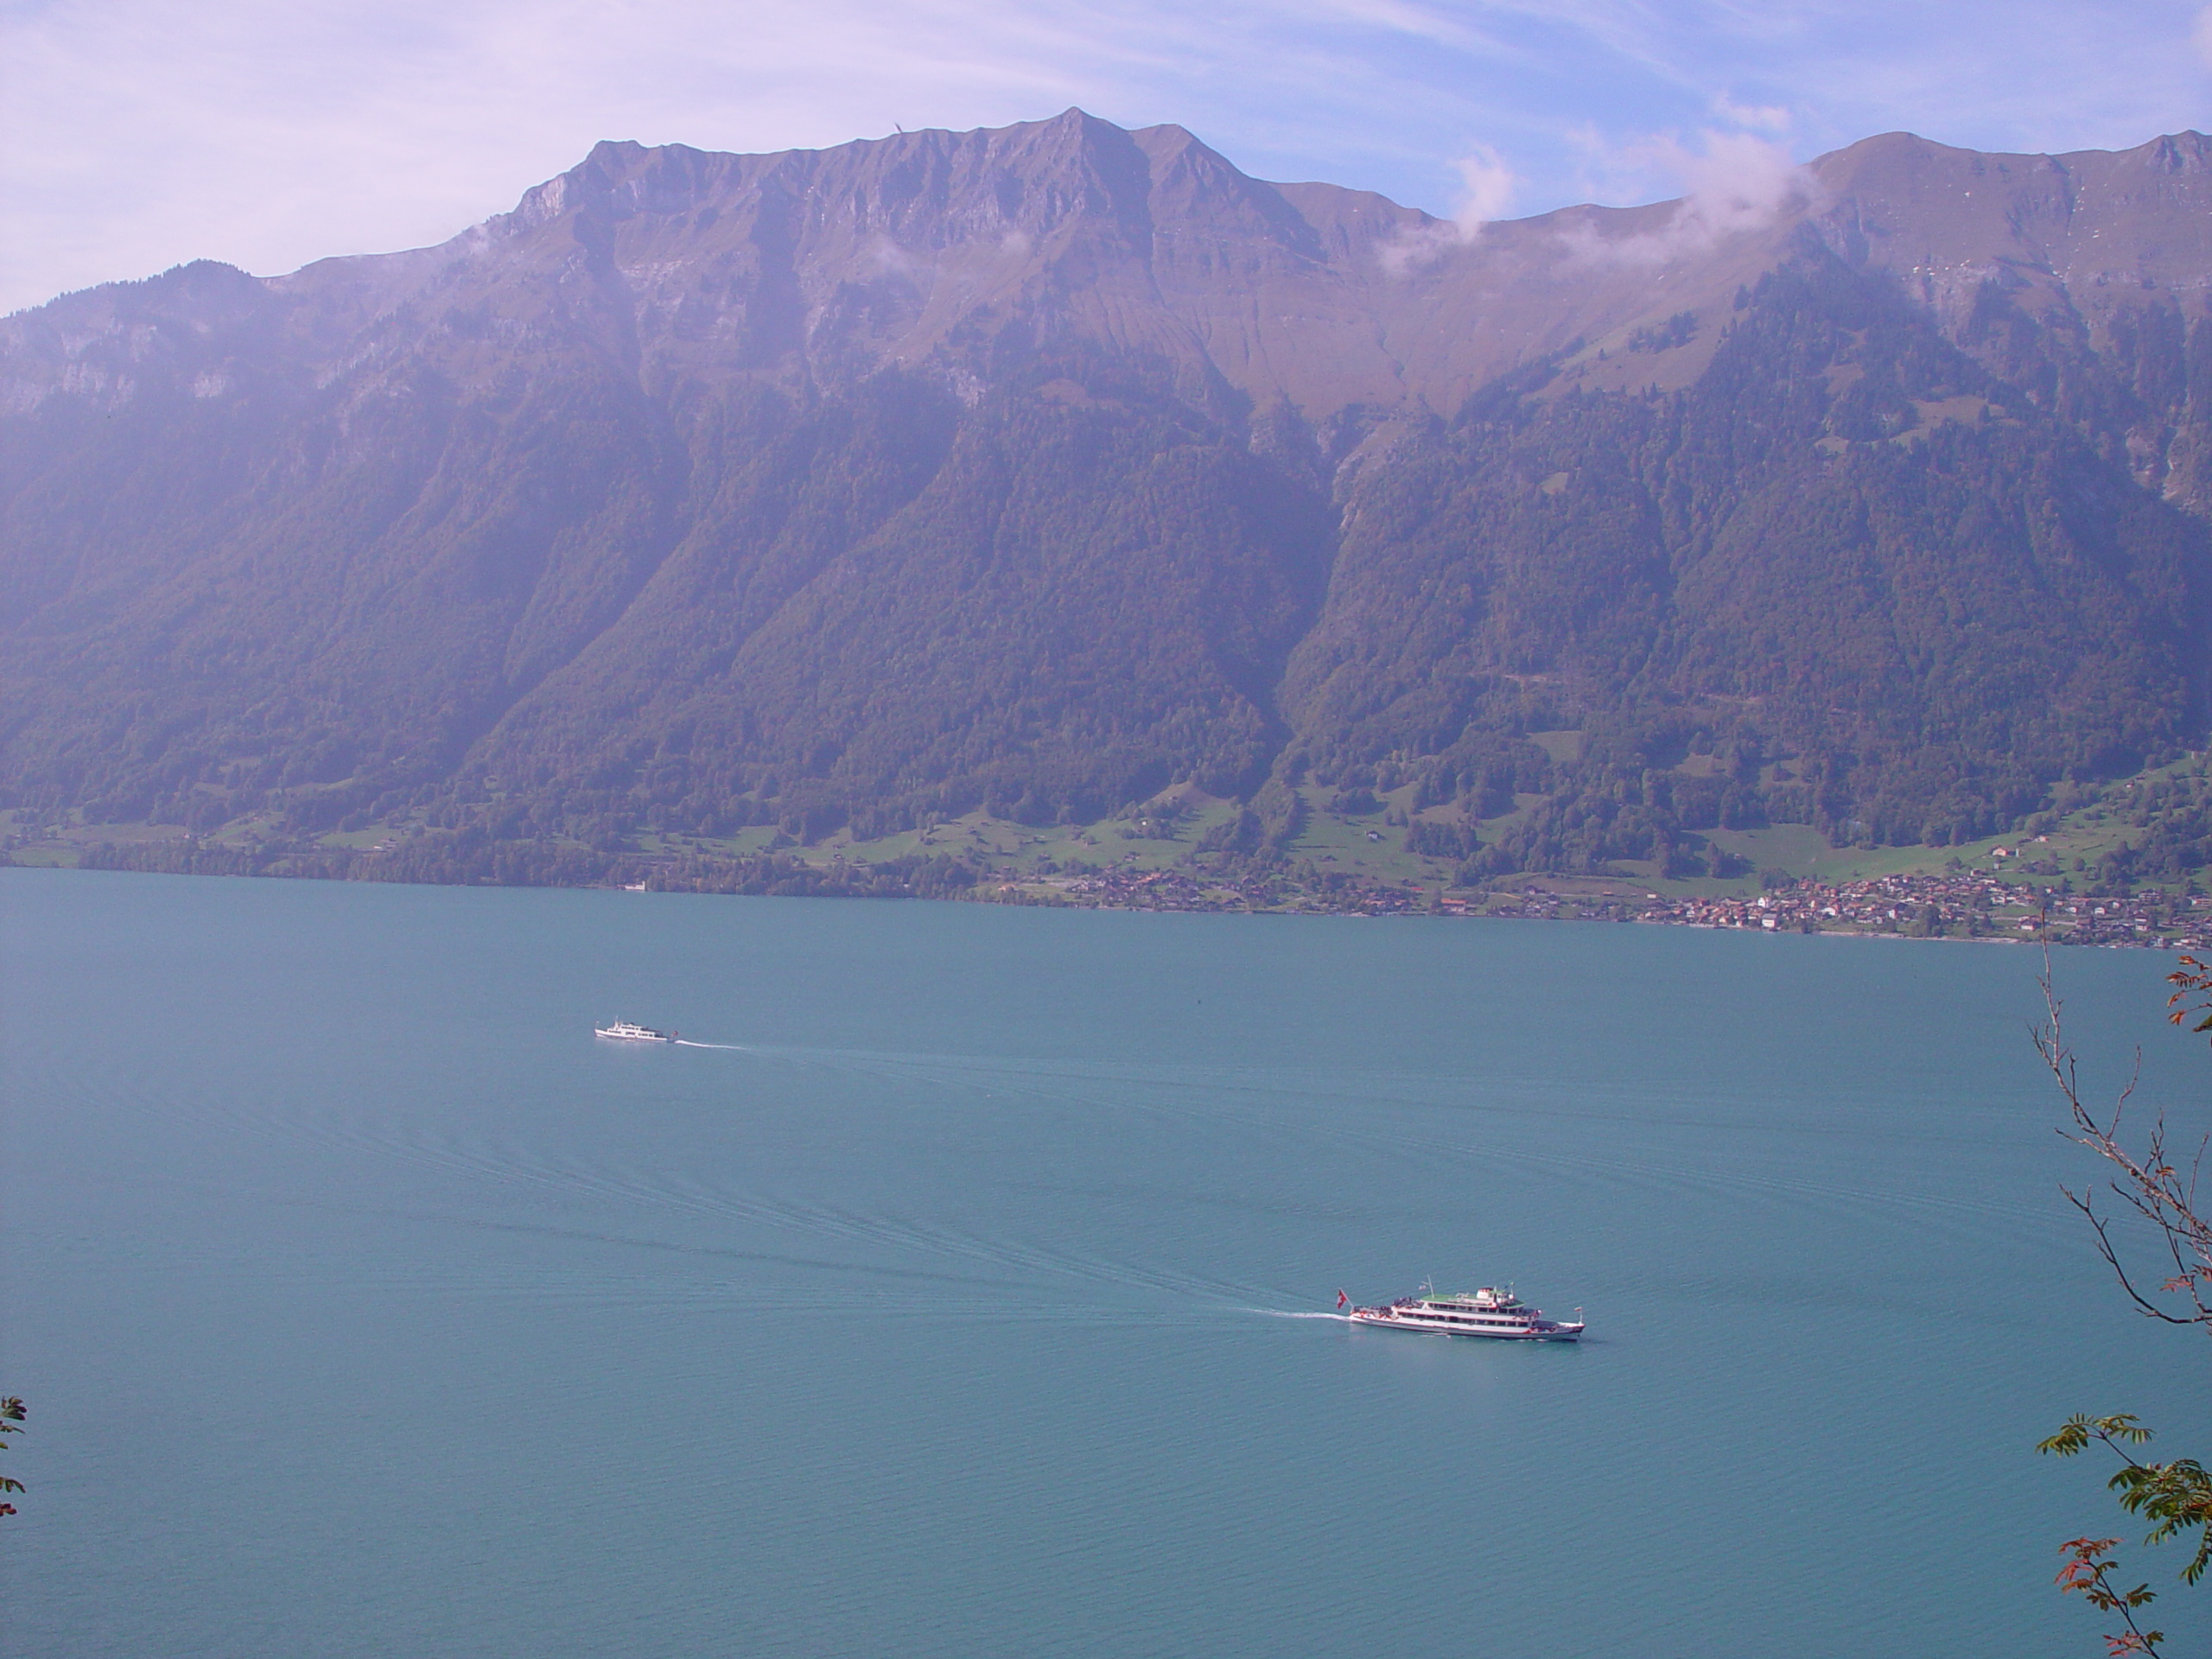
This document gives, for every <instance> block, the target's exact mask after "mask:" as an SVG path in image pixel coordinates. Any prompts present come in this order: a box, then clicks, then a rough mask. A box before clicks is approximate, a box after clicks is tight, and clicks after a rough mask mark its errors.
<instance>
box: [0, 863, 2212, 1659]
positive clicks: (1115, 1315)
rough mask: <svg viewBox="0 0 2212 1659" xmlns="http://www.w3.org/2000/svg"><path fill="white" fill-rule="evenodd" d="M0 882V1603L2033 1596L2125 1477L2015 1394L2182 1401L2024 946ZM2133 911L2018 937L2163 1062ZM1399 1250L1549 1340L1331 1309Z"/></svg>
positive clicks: (279, 1628)
mask: <svg viewBox="0 0 2212 1659" xmlns="http://www.w3.org/2000/svg"><path fill="white" fill-rule="evenodd" d="M0 924H3V925H4V951H5V963H4V974H5V978H4V992H5V996H6V1010H7V1019H6V1024H5V1045H6V1046H5V1051H4V1065H5V1073H4V1083H5V1112H6V1118H5V1122H4V1126H0V1136H3V1138H0V1146H4V1148H5V1161H4V1180H5V1188H4V1198H5V1217H4V1224H5V1234H4V1247H5V1251H6V1272H5V1274H4V1279H0V1314H3V1315H4V1326H0V1331H3V1332H4V1335H0V1344H3V1345H0V1389H4V1390H5V1391H7V1392H12V1393H20V1394H22V1395H25V1396H26V1397H27V1398H28V1400H29V1403H30V1408H31V1417H30V1421H29V1425H28V1428H29V1432H28V1433H25V1434H23V1435H22V1436H19V1437H17V1439H16V1449H14V1450H11V1451H10V1452H9V1453H8V1455H7V1458H6V1459H5V1462H6V1463H7V1464H8V1465H12V1467H11V1468H10V1472H11V1473H13V1474H15V1475H16V1477H18V1478H21V1479H22V1480H24V1481H26V1482H27V1483H28V1484H29V1486H30V1491H29V1493H28V1494H27V1496H26V1497H23V1498H22V1499H19V1500H18V1503H19V1504H20V1506H21V1508H22V1514H21V1515H20V1516H16V1517H15V1518H13V1519H10V1520H7V1521H5V1522H0V1563H3V1564H0V1572H3V1573H4V1575H5V1582H4V1586H0V1593H4V1597H5V1603H6V1607H7V1611H6V1613H5V1618H6V1620H7V1624H8V1625H9V1627H10V1637H9V1646H10V1649H11V1650H12V1651H15V1652H19V1653H22V1654H26V1655H29V1654H37V1655H40V1656H44V1659H94V1656H99V1659H111V1656H117V1655H130V1656H133V1659H156V1656H158V1659H184V1656H201V1655H205V1656H223V1659H260V1656H267V1659H299V1656H316V1659H351V1656H364V1659H365V1656H371V1655H376V1656H385V1655H393V1654H399V1655H406V1656H410V1659H425V1656H448V1655H451V1656H486V1659H495V1656H496V1659H523V1656H531V1659H537V1656H566V1655H579V1656H582V1655H591V1656H600V1655H604V1656H624V1659H642V1656H669V1659H678V1656H682V1659H690V1656H709V1655H714V1656H721V1655H730V1654H745V1655H748V1656H753V1655H760V1656H786V1655H787V1656H808V1659H815V1656H846V1655H850V1656H878V1655H899V1656H940V1655H941V1656H946V1659H954V1656H957V1659H981V1656H1009V1659H1010V1656H1033V1655H1041V1654H1052V1655H1097V1656H1106V1655H1117V1656H1118V1655H1161V1654H1173V1655H1179V1656H1185V1655H1187V1656H1201V1659H1211V1656H1255V1659H1257V1656H1283V1655H1325V1656H1333V1655H1347V1656H1349V1655H1367V1654H1371V1653H1376V1652H1390V1653H1394V1654H1400V1655H1412V1656H1427V1655H1439V1656H1441V1655H1454V1656H1464V1655H1520V1654H1531V1653H1545V1654H1564V1655H1608V1656H1611V1655H1619V1656H1637V1659H1654V1656H1684V1659H1688V1656H1697V1659H1715V1656H1737V1655H1741V1656H1754V1655H1757V1656H1771V1655H1774V1654H1777V1653H1789V1654H1793V1655H1802V1656H1870V1659H1871V1656H1885V1659H1887V1656H1896V1655H1900V1654H1907V1653H1928V1652H1959V1653H1988V1654H1999V1653H2002V1654H2005V1655H2007V1656H2037V1655H2051V1656H2063V1655H2087V1654H2093V1653H2095V1652H2099V1651H2101V1648H2100V1646H2099V1644H2098V1643H2097V1641H2096V1639H2095V1632H2096V1631H2097V1630H2100V1629H2102V1628H2104V1621H2102V1620H2101V1619H2100V1618H2099V1616H2097V1615H2096V1614H2095V1613H2094V1611H2092V1610H2090V1609H2088V1608H2086V1607H2082V1606H2080V1605H2076V1604H2075V1602H2074V1601H2073V1600H2072V1599H2063V1598H2061V1597H2060V1596H2059V1595H2058V1594H2057V1593H2056V1591H2055V1590H2054V1589H2053V1588H2052V1586H2051V1583H2050V1580H2051V1577H2052V1574H2053V1573H2054V1572H2055V1571H2056V1567H2057V1566H2058V1563H2059V1556H2058V1551H2057V1548H2056V1546H2057V1545H2058V1543H2059V1542H2060V1541H2062V1540H2064V1539H2066V1538H2069V1537H2072V1536H2075V1535H2079V1534H2082V1533H2084V1532H2092V1531H2094V1532H2097V1533H2118V1532H2129V1533H2133V1531H2134V1530H2136V1529H2135V1528H2134V1527H2133V1524H2132V1523H2131V1524H2129V1525H2126V1526H2123V1525H2122V1524H2121V1523H2120V1517H2119V1516H2118V1515H2117V1512H2116V1510H2115V1509H2114V1507H2113V1504H2112V1503H2111V1501H2110V1499H2109V1498H2108V1497H2107V1496H2106V1495H2105V1493H2104V1492H2103V1491H2102V1482H2103V1478H2104V1476H2105V1474H2106V1473H2107V1469H2106V1468H2105V1466H2104V1465H2102V1464H2099V1463H2095V1462H2093V1461H2092V1460H2091V1459H2080V1460H2077V1461H2075V1462H2072V1463H2063V1462H2059V1461H2057V1460H2055V1459H2047V1458H2038V1457H2037V1456H2036V1455H2035V1454H2034V1452H2033V1451H2032V1446H2033V1443H2034V1441H2035V1440H2037V1438H2039V1437H2040V1436H2041V1435H2043V1434H2044V1433H2048V1432H2049V1431H2050V1429H2051V1428H2053V1427H2056V1424H2057V1423H2058V1421H2060V1420H2061V1419H2063V1417H2064V1416H2065V1415H2066V1414H2068V1413H2069V1412H2071V1411H2075V1410H2090V1411H2116V1410H2133V1411H2137V1412H2139V1413H2141V1414H2143V1415H2144V1416H2145V1418H2146V1419H2147V1420H2148V1421H2152V1423H2154V1424H2156V1425H2158V1426H2159V1427H2162V1428H2163V1429H2164V1430H2166V1431H2167V1433H2165V1434H2164V1436H2162V1440H2161V1444H2162V1445H2166V1444H2171V1449H2172V1450H2174V1451H2176V1452H2193V1453H2197V1454H2205V1453H2212V1411H2208V1409H2207V1401H2206V1397H2205V1394H2204V1390H2203V1389H2202V1387H2201V1386H2200V1383H2201V1379H2202V1376H2203V1375H2204V1371H2203V1367H2204V1363H2205V1361H2206V1359H2207V1358H2208V1357H2212V1356H2209V1355H2208V1351H2207V1349H2206V1346H2205V1343H2204V1339H2203V1338H2202V1337H2201V1336H2199V1335H2197V1333H2196V1332H2189V1331H2169V1330H2164V1329H2161V1328H2158V1327H2155V1326H2152V1325H2149V1324H2148V1323H2147V1322H2145V1320H2143V1319H2140V1318H2138V1317H2136V1316H2133V1315H2132V1314H2131V1313H2128V1311H2127V1310H2126V1306H2124V1304H2123V1302H2122V1300H2121V1298H2120V1294H2119V1292H2118V1291H2117V1290H2116V1289H2115V1288H2114V1287H2113V1286H2112V1285H2111V1283H2110V1282H2109V1281H2108V1279H2107V1276H2106V1274H2105V1272H2104V1269H2103V1268H2102V1267H2101V1264H2100V1263H2099V1262H2097V1261H2096V1259H2095V1257H2094V1254H2093V1253H2092V1250H2091V1248H2090V1244H2089V1241H2088V1237H2087V1236H2086V1235H2085V1232H2084V1230H2083V1228H2082V1225H2081V1224H2080V1223H2079V1220H2078V1218H2076V1217H2074V1216H2073V1215H2072V1213H2071V1212H2070V1211H2068V1210H2067V1209H2066V1207H2065V1206H2064V1205H2063V1201H2062V1200H2061V1198H2059V1196H2058V1193H2057V1191H2056V1188H2057V1184H2058V1183H2059V1182H2060V1181H2061V1180H2063V1179H2072V1180H2074V1181H2075V1182H2077V1183H2078V1182H2079V1181H2081V1180H2082V1179H2088V1177H2089V1176H2090V1174H2091V1173H2092V1172H2091V1170H2090V1168H2089V1160H2088V1155H2087V1154H2083V1153H2081V1152H2079V1151H2078V1150H2075V1149H2072V1148H2069V1147H2067V1146H2066V1145H2065V1144H2064V1143H2063V1141H2060V1140H2059V1139H2058V1137H2057V1136H2056V1135H2054V1134H2053V1133H2052V1128H2053V1126H2054V1124H2055V1123H2056V1122H2057V1121H2058V1117H2057V1104H2056V1098H2055V1096H2054V1095H2053V1092H2052V1090H2051V1089H2050V1085H2049V1084H2048V1081H2047V1080H2046V1079H2044V1077H2042V1075H2041V1073H2040V1072H2039V1071H2038V1068H2037V1061H2036V1058H2035V1056H2034V1054H2033V1052H2032V1051H2031V1049H2030V1047H2029V1045H2028V1041H2027V1037H2026V1034H2025V1031H2026V1027H2027V1024H2028V1022H2029V1021H2030V1020H2031V1019H2032V1018H2033V1017H2034V1016H2035V1014H2037V1008H2038V1003H2037V991H2036V987H2035V976H2036V974H2037V969H2038V967H2039V958H2038V957H2037V956H2036V954H2035V953H2034V952H2032V951H2031V950H2024V949H2020V948H2017V947H2014V948H2003V947H1995V946H1980V945H1965V944H1911V943H1904V942H1883V941H1867V940H1851V939H1839V938H1799V937H1781V938H1776V937H1755V936H1746V935H1739V934H1723V933H1717V932H1707V931H1691V930H1684V929H1672V928H1654V927H1640V926H1631V925H1604V924H1569V923H1516V922H1482V921H1470V920H1464V919H1446V918H1438V919H1426V918H1424V919H1407V920H1395V919H1394V920H1383V921H1364V920H1357V919H1352V918H1279V917H1249V918H1243V917H1205V916H1179V915H1147V914H1131V913H1118V912H1056V911H1051V910H1043V909H1017V908H1002V907H995V906H980V905H931V904H914V903H906V904H900V903H887V902H842V903H841V902H836V901H829V900H777V899H715V898H698V897H679V896H663V895H658V894H630V893H597V892H594V893H575V892H543V891H518V890H488V889H450V888H448V889H440V888H427V887H378V886H372V885H366V884H358V885H348V884H340V883H327V884H315V883H288V882H282V881H275V880H263V881H251V880H212V879H197V880H195V879H188V878H166V877H158V876H131V875H116V874H79V873H71V872H49V871H34V870H6V871H0ZM2170 966H2171V962H2170V959H2169V958H2167V957H2163V956H2160V955H2157V954H2154V953H2151V952H2144V951H2101V950H2083V951H2075V952H2069V953H2066V954H2063V955H2062V957H2060V959H2059V962H2058V964H2057V967H2058V972H2059V974H2060V976H2061V988H2062V990H2063V993H2064V995H2066V997H2067V999H2068V1013H2069V1020H2070V1021H2072V1022H2073V1029H2074V1034H2075V1036H2076V1038H2077V1039H2079V1040H2080V1041H2081V1044H2082V1046H2083V1048H2084V1049H2085V1050H2086V1051H2088V1056H2089V1061H2090V1064H2091V1070H2092V1071H2093V1073H2094V1076H2095V1077H2097V1078H2098V1079H2100V1081H2101V1082H2104V1083H2107V1084H2108V1083H2112V1082H2116V1081H2118V1080H2120V1077H2122V1075H2123V1074H2124V1072H2125V1071H2126V1065H2127V1064H2128V1055H2129V1052H2130V1050H2131V1048H2132V1047H2133V1046H2136V1045H2140V1046H2141V1047H2142V1049H2143V1053H2144V1074H2145V1080H2144V1084H2143V1089H2142V1095H2141V1097H2142V1099H2143V1100H2144V1101H2145V1103H2156V1104H2163V1105H2165V1106H2168V1107H2170V1108H2171V1109H2173V1110H2174V1111H2175V1113H2176V1114H2177V1117H2179V1118H2181V1119H2183V1120H2184V1121H2186V1122H2191V1123H2196V1122H2201V1121H2202V1119H2203V1117H2204V1109H2203V1102H2204V1099H2205V1092H2206V1091H2205V1089H2204V1084H2206V1083H2207V1081H2208V1080H2212V1053H2208V1052H2207V1050H2206V1048H2205V1046H2204V1044H2203V1040H2202V1039H2198V1038H2191V1037H2188V1036H2185V1035H2183V1034H2181V1033H2175V1032H2173V1031H2172V1030H2171V1029H2170V1028H2169V1027H2165V1026H2164V1024H2163V1023H2162V1021H2161V1020H2160V1018H2159V1014H2160V1008H2161V1005H2162V1001H2163V992H2164V987H2163V985H2162V984H2161V983H2160V976H2161V975H2162V974H2163V973H2164V971H2165V970H2166V969H2168V968H2169V967H2170ZM616 1018H622V1019H632V1020H640V1021H643V1022H645V1023H646V1024H649V1025H653V1026H658V1027H678V1028H680V1029H681V1031H682V1033H683V1036H684V1037H685V1038H687V1039H693V1040H695V1041H696V1042H698V1043H701V1044H711V1045H723V1046H698V1047H694V1046H677V1047H664V1046H620V1045H615V1044H610V1043H607V1042H603V1041H598V1040H595V1039H594V1037H593V1036H592V1033H591V1027H592V1026H593V1025H594V1024H595V1023H602V1024H603V1023H605V1022H606V1021H607V1020H612V1019H616ZM1432 1278H1433V1281H1435V1283H1436V1284H1437V1285H1438V1286H1439V1287H1442V1288H1458V1287H1471V1286H1474V1285H1477V1284H1482V1283H1490V1282H1494V1281H1512V1282H1513V1283H1515V1284H1516V1286H1517V1287H1518V1289H1519V1290H1520V1292H1521V1293H1522V1294H1523V1295H1524V1296H1525V1297H1527V1298H1528V1299H1529V1300H1532V1301H1535V1302H1536V1303H1538V1304H1540V1305H1541V1306H1543V1307H1544V1308H1545V1309H1546V1310H1547V1311H1548V1312H1549V1313H1554V1314H1567V1313H1571V1311H1572V1310H1573V1308H1575V1307H1576V1306H1582V1307H1584V1308H1585V1309H1586V1313H1587V1317H1588V1319H1589V1321H1590V1336H1589V1338H1588V1339H1587V1340H1586V1341H1585V1342H1584V1343H1583V1344H1580V1345H1579V1346H1576V1345H1566V1344H1559V1345H1554V1344H1530V1345H1522V1344H1490V1343H1482V1342H1475V1341H1452V1340H1447V1339H1445V1338H1436V1337H1429V1336H1419V1335H1412V1334H1406V1333H1399V1332H1380V1331H1374V1330H1367V1329H1357V1328H1353V1327H1351V1326H1348V1325H1344V1323H1342V1322H1341V1321H1339V1320H1337V1319H1333V1318H1330V1317H1327V1315H1328V1313H1329V1311H1330V1310H1331V1309H1332V1307H1333V1306H1334V1304H1335V1300H1336V1294H1337V1292H1338V1288H1339V1287H1342V1288H1344V1289H1345V1290H1347V1291H1349V1292H1350V1293H1351V1294H1352V1295H1353V1296H1354V1297H1355V1298H1357V1299H1361V1300H1376V1299H1382V1298H1387V1297H1389V1296H1391V1295H1395V1294H1400V1293H1402V1292H1405V1291H1408V1290H1411V1289H1413V1288H1414V1287H1416V1286H1418V1285H1419V1284H1420V1283H1421V1281H1423V1280H1425V1279H1432ZM2137 1559H2139V1560H2144V1564H2145V1569H2146V1571H2145V1576H2151V1577H2152V1581H2153V1582H2154V1584H2156V1585H2158V1586H2161V1587H2162V1588H2163V1589H2164V1592H2165V1593H2164V1596H2163V1597H2162V1599H2161V1601H2160V1603H2159V1605H2158V1610H2157V1611H2158V1614H2159V1616H2160V1618H2159V1622H2160V1623H2162V1624H2164V1625H2165V1627H2166V1628H2167V1629H2169V1630H2171V1631H2174V1632H2176V1633H2177V1635H2178V1636H2182V1637H2183V1638H2184V1644H2185V1643H2186V1642H2189V1641H2194V1642H2197V1643H2200V1644H2201V1643H2202V1640H2203V1639H2204V1637H2205V1636H2206V1635H2207V1633H2208V1632H2212V1618H2206V1617H2205V1613H2204V1608H2203V1607H2202V1606H2192V1605H2191V1604H2192V1602H2196V1603H2203V1604H2206V1605H2212V1587H2208V1588H2207V1589H2205V1590H2202V1591H2199V1592H2190V1591H2187V1590H2184V1589H2183V1588H2181V1587H2180V1586H2178V1585H2176V1584H2173V1583H2172V1581H2171V1580H2172V1574H2173V1573H2174V1572H2176V1571H2177V1569H2178V1567H2179V1566H2180V1560H2179V1559H2178V1558H2177V1556H2175V1554H2174V1552H2173V1551H2172V1550H2171V1549H2169V1550H2168V1551H2166V1552H2164V1554H2162V1555H2161V1556H2155V1557H2151V1558H2147V1559H2145V1558H2143V1557H2142V1556H2141V1554H2140V1552H2138V1555H2137ZM2131 1581H2132V1580H2131Z"/></svg>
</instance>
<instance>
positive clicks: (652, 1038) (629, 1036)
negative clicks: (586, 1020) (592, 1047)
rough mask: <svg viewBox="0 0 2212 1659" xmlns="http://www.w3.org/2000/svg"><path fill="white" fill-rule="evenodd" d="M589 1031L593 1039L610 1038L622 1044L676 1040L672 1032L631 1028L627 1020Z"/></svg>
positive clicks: (644, 1027) (670, 1041)
mask: <svg viewBox="0 0 2212 1659" xmlns="http://www.w3.org/2000/svg"><path fill="white" fill-rule="evenodd" d="M591 1029H592V1034H593V1035H594V1036H595V1037H612V1038H613V1039H615V1040H616V1041H617V1042H622V1043H672V1042H674V1041H675V1040H676V1033H674V1032H672V1031H655V1030H654V1029H653V1028H652V1027H651V1026H633V1025H632V1024H631V1023H630V1022H629V1021H628V1020H616V1021H615V1022H614V1023H613V1025H611V1026H594V1027H592V1028H591Z"/></svg>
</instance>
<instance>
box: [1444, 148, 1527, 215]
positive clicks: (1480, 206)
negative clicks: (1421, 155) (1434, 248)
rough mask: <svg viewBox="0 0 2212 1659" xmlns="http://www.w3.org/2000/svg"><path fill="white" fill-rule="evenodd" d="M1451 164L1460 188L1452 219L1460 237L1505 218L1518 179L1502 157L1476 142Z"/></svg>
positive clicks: (1510, 205)
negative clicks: (1457, 176)
mask: <svg viewBox="0 0 2212 1659" xmlns="http://www.w3.org/2000/svg"><path fill="white" fill-rule="evenodd" d="M1452 168H1453V169H1454V170H1455V171H1457V172H1458V174H1459V182H1460V184H1461V185H1462V186H1463V187H1464V188H1463V190H1462V193H1461V194H1460V197H1459V206H1458V207H1457V208H1455V209H1454V210H1453V212H1452V223H1453V224H1455V225H1457V226H1459V233H1460V234H1461V235H1462V236H1465V237H1469V238H1472V237H1476V236H1478V235H1480V234H1481V233H1482V228H1483V226H1485V225H1487V224H1489V223H1490V222H1491V220H1493V219H1503V218H1504V217H1505V213H1506V210H1507V209H1508V208H1510V207H1512V206H1513V199H1514V197H1515V196H1516V194H1519V192H1520V188H1521V181H1520V180H1519V179H1518V178H1517V177H1516V176H1515V175H1514V172H1513V169H1512V168H1510V167H1508V166H1507V165H1506V164H1505V160H1504V158H1503V156H1500V155H1499V154H1498V153H1497V150H1496V149H1493V148H1491V146H1490V145H1488V144H1478V145H1476V146H1475V148H1474V149H1473V150H1471V152H1470V153H1468V154H1467V155H1465V156H1461V157H1460V158H1459V160H1458V161H1456V162H1452Z"/></svg>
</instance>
